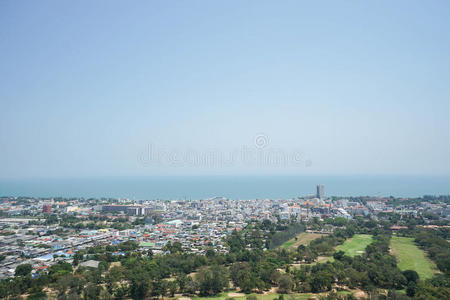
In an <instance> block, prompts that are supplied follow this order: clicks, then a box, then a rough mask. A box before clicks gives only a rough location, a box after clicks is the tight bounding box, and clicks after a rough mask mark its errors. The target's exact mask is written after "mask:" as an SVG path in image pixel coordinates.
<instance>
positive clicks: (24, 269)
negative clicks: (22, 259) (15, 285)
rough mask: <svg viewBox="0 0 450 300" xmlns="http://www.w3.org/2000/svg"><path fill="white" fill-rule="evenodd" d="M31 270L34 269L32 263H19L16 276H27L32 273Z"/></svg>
mask: <svg viewBox="0 0 450 300" xmlns="http://www.w3.org/2000/svg"><path fill="white" fill-rule="evenodd" d="M31 270H33V268H32V267H31V265H30V264H23V265H18V266H17V268H16V271H15V273H14V276H27V275H29V274H30V273H31Z"/></svg>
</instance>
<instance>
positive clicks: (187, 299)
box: [178, 297, 192, 300]
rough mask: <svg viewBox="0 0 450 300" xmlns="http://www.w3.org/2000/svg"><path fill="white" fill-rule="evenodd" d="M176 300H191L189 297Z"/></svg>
mask: <svg viewBox="0 0 450 300" xmlns="http://www.w3.org/2000/svg"><path fill="white" fill-rule="evenodd" d="M178 300H192V299H191V298H189V297H180V298H178Z"/></svg>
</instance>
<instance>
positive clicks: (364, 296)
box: [353, 291, 368, 299]
mask: <svg viewBox="0 0 450 300" xmlns="http://www.w3.org/2000/svg"><path fill="white" fill-rule="evenodd" d="M353 296H355V298H356V299H367V298H368V297H367V294H366V292H364V291H357V292H355V293H354V294H353Z"/></svg>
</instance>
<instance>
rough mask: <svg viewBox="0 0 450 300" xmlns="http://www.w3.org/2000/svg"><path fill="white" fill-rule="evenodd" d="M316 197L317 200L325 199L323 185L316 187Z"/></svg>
mask: <svg viewBox="0 0 450 300" xmlns="http://www.w3.org/2000/svg"><path fill="white" fill-rule="evenodd" d="M316 197H317V198H319V199H325V186H324V185H323V184H318V185H317V193H316Z"/></svg>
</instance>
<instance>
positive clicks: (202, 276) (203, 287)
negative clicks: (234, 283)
mask: <svg viewBox="0 0 450 300" xmlns="http://www.w3.org/2000/svg"><path fill="white" fill-rule="evenodd" d="M196 281H197V282H198V285H199V290H200V295H201V296H213V295H217V294H218V293H220V292H222V291H223V290H224V288H225V287H227V286H228V275H227V269H225V267H223V266H212V267H210V268H202V269H200V271H199V272H198V273H197V275H196Z"/></svg>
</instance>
